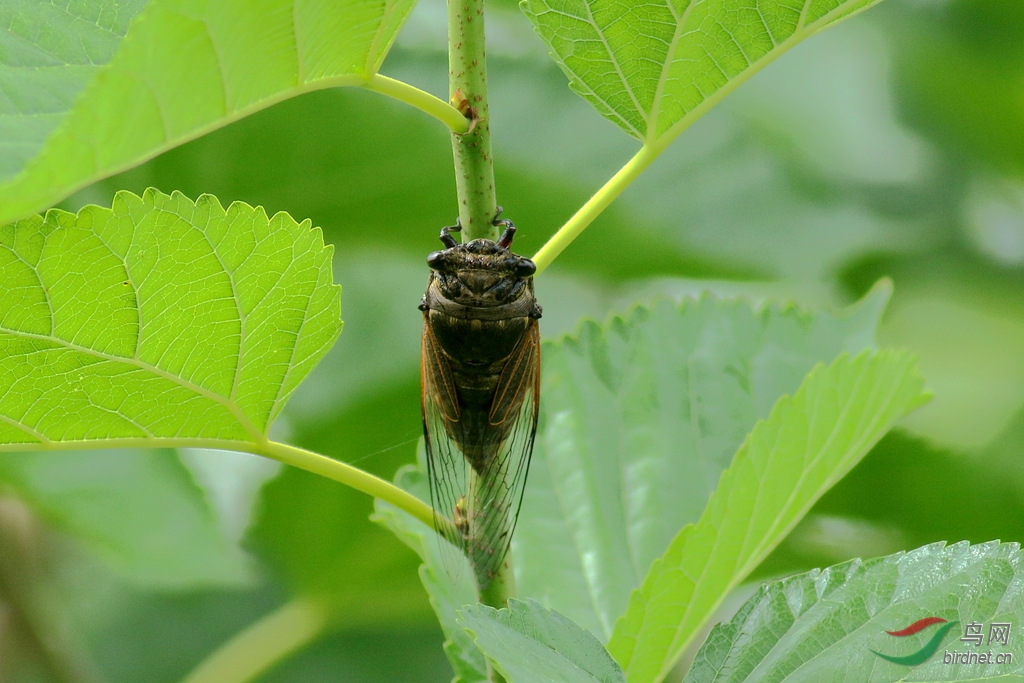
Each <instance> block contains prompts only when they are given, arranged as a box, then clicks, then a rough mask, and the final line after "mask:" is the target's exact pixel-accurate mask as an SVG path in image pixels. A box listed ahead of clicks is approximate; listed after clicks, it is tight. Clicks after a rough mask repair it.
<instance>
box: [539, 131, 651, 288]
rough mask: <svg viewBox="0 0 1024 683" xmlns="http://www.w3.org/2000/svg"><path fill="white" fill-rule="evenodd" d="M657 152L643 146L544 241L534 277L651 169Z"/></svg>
mask: <svg viewBox="0 0 1024 683" xmlns="http://www.w3.org/2000/svg"><path fill="white" fill-rule="evenodd" d="M660 152H661V148H655V147H651V146H648V145H644V146H643V147H641V148H640V151H639V152H637V153H636V154H635V155H633V158H632V159H630V160H629V161H628V162H626V165H625V166H623V167H622V168H621V169H619V172H618V173H616V174H615V175H613V176H612V177H611V179H610V180H608V182H606V183H605V184H604V186H603V187H602V188H601V189H600V190H598V191H597V192H596V193H595V194H594V196H593V197H591V198H590V199H589V200H587V203H586V204H584V205H583V206H581V207H580V210H579V211H577V212H576V213H575V214H574V215H573V217H572V218H570V219H569V220H568V221H567V222H566V223H565V225H563V226H562V227H561V228H559V230H558V232H556V233H555V234H554V235H552V236H551V239H549V240H548V241H547V244H545V245H544V246H543V247H541V248H540V251H538V252H537V253H536V254H535V255H534V256H533V262H534V263H536V264H537V273H538V274H539V273H541V272H543V271H544V269H545V268H547V267H548V266H549V265H551V262H552V261H554V260H555V258H557V257H558V255H559V254H561V253H562V251H563V250H564V249H565V248H566V247H567V246H569V245H570V244H571V243H572V241H573V240H574V239H576V238H577V237H579V236H580V233H582V232H583V231H584V230H585V229H586V228H587V226H588V225H590V224H591V223H592V222H593V220H594V219H595V218H597V217H598V216H599V215H601V212H602V211H604V210H605V209H606V208H608V205H609V204H611V203H612V201H614V200H615V198H616V197H618V196H619V195H620V194H622V191H623V190H625V189H626V188H627V187H629V184H630V183H632V182H633V181H634V180H636V179H637V177H638V176H639V175H640V174H641V173H642V172H643V170H644V169H645V168H647V167H648V166H650V165H651V162H652V161H654V159H655V158H656V157H657V156H658V154H659V153H660Z"/></svg>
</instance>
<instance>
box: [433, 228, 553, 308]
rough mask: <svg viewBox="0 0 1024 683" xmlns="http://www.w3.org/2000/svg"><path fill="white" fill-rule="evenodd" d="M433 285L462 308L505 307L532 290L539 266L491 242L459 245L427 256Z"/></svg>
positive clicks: (480, 241)
mask: <svg viewBox="0 0 1024 683" xmlns="http://www.w3.org/2000/svg"><path fill="white" fill-rule="evenodd" d="M427 265H429V266H430V269H431V270H432V271H433V278H432V284H433V283H436V286H437V288H438V293H439V294H441V296H443V297H444V298H445V299H448V300H449V301H453V302H455V303H458V304H462V305H463V306H485V307H486V306H503V305H505V304H510V303H512V302H514V301H517V300H518V299H519V298H521V297H523V296H524V295H526V293H527V292H528V291H531V290H532V281H533V274H534V273H535V272H536V271H537V266H535V265H534V263H533V261H531V260H530V259H528V258H526V257H523V256H519V255H518V254H514V253H512V252H511V251H509V249H508V248H506V247H503V246H501V245H500V244H498V243H497V242H492V241H491V240H488V239H478V240H473V241H472V242H467V243H466V244H459V245H456V246H454V247H449V248H447V249H443V250H441V251H435V252H433V253H432V254H430V255H429V256H428V257H427Z"/></svg>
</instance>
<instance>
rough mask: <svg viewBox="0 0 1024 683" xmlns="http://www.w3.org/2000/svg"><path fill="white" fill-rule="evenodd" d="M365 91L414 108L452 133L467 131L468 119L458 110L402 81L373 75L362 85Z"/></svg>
mask: <svg viewBox="0 0 1024 683" xmlns="http://www.w3.org/2000/svg"><path fill="white" fill-rule="evenodd" d="M363 87H364V88H366V89H367V90H372V91H373V92H378V93H380V94H381V95H387V96H388V97H390V98H392V99H396V100H398V101H399V102H405V103H406V104H408V105H410V106H413V107H416V108H417V109H419V110H420V111H422V112H425V113H427V114H430V115H431V116H433V117H434V118H435V119H437V120H438V121H440V122H441V123H443V124H444V125H446V126H447V127H448V130H450V131H451V132H453V133H456V134H458V135H462V134H464V133H465V132H466V131H468V130H469V119H467V118H466V117H465V116H463V115H462V114H461V113H459V110H458V109H456V108H455V107H453V106H451V105H450V104H448V103H447V102H445V101H444V100H442V99H441V98H439V97H434V96H433V95H431V94H430V93H428V92H425V91H423V90H420V89H419V88H417V87H415V86H412V85H409V84H408V83H405V82H403V81H396V80H395V79H394V78H388V77H387V76H381V75H380V74H374V75H373V76H372V77H371V78H370V80H368V81H366V83H365V84H364V85H363Z"/></svg>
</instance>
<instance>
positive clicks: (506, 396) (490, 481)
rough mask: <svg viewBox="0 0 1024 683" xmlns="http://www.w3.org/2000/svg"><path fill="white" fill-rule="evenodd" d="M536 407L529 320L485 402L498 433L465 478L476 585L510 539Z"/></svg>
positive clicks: (533, 332) (535, 344) (536, 369)
mask: <svg viewBox="0 0 1024 683" xmlns="http://www.w3.org/2000/svg"><path fill="white" fill-rule="evenodd" d="M539 411H540V331H539V328H538V325H537V321H536V320H533V321H531V323H530V327H529V328H528V329H527V331H526V333H525V334H524V335H523V338H522V339H521V340H520V342H519V344H517V345H516V348H515V350H514V351H513V352H512V355H511V356H510V357H509V360H508V362H507V363H506V365H505V367H504V369H503V370H502V373H501V375H500V378H499V380H498V385H497V387H496V389H495V394H494V402H493V403H492V405H491V413H490V416H489V422H490V425H491V428H492V429H495V430H500V432H502V433H504V434H505V436H504V439H503V440H502V441H501V445H500V446H499V447H498V449H497V452H496V453H495V454H494V455H493V457H489V458H487V460H486V461H485V463H484V467H483V469H482V472H480V473H479V475H478V476H477V477H474V478H473V479H472V481H471V482H470V509H469V522H470V523H469V538H468V548H467V551H468V555H469V559H470V563H471V564H472V565H473V568H474V571H475V573H476V579H477V583H478V585H479V586H480V587H481V588H483V587H485V586H486V585H487V584H489V583H490V581H491V579H493V578H494V575H495V574H496V573H497V571H498V568H499V567H500V566H501V563H502V562H503V561H504V560H505V555H506V554H507V553H508V549H509V546H510V544H511V542H512V533H513V531H515V526H516V520H517V519H518V517H519V508H520V506H521V505H522V501H523V491H524V490H525V488H526V475H527V472H528V471H529V468H530V456H531V455H532V453H533V442H534V438H535V437H536V434H537V418H538V415H539Z"/></svg>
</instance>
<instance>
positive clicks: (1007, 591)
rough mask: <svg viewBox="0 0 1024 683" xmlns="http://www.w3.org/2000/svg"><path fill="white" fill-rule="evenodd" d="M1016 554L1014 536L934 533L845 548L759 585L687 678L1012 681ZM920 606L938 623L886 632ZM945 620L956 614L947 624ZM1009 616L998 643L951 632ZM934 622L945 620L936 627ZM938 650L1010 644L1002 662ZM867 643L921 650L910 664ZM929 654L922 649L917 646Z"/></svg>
mask: <svg viewBox="0 0 1024 683" xmlns="http://www.w3.org/2000/svg"><path fill="white" fill-rule="evenodd" d="M1022 574H1024V555H1022V554H1021V552H1020V549H1019V546H1018V545H1017V544H1015V543H1011V544H999V543H998V542H992V543H985V544H981V545H974V546H971V545H968V544H967V543H957V544H956V545H952V546H945V545H944V544H942V543H937V544H933V545H930V546H925V547H923V548H919V549H917V550H914V551H911V552H908V553H905V554H904V553H898V554H896V555H891V556H889V557H882V558H877V559H873V560H867V561H861V560H853V561H851V562H845V563H843V564H840V565H837V566H835V567H830V568H828V569H825V570H814V571H812V572H808V573H807V574H802V575H799V576H794V577H790V578H788V579H784V580H782V581H776V582H773V583H770V584H767V585H765V586H762V587H761V588H760V589H759V590H758V592H757V593H756V594H755V595H754V597H752V598H751V599H750V600H748V601H747V602H746V604H744V605H743V607H742V608H740V611H739V613H738V614H737V615H736V616H735V617H733V619H732V620H731V621H729V622H728V623H724V624H719V625H717V626H715V628H714V629H713V630H712V631H711V634H710V635H709V636H708V639H707V641H706V642H705V643H704V645H703V646H702V647H701V649H700V651H699V652H698V653H697V656H696V659H695V660H694V663H693V665H692V667H691V668H690V671H689V673H688V674H687V676H686V678H685V683H740V682H743V683H755V682H757V681H772V682H773V683H818V682H819V681H857V682H858V683H890V682H891V681H897V680H899V681H973V682H977V683H980V682H981V681H986V682H989V683H1017V682H1019V681H1021V680H1022V677H1021V675H1020V674H1021V673H1024V665H1022V664H1021V663H1020V662H1019V660H1018V654H1019V653H1020V652H1021V649H1022V647H1024V632H1022V629H1021V624H1022V622H1024V591H1022V590H1021V587H1022V583H1021V576H1022ZM927 617H938V618H940V619H945V620H946V624H941V623H935V624H932V625H928V626H925V627H924V628H922V629H921V630H920V631H918V632H917V633H913V634H910V635H906V636H896V637H894V636H892V635H889V634H888V633H887V631H899V630H903V629H905V628H906V627H907V626H909V625H911V624H914V623H915V622H918V621H919V620H921V619H924V618H927ZM952 622H957V623H956V624H955V625H953V626H952V627H950V626H949V624H951V623H952ZM993 622H996V623H1010V624H1011V626H1010V631H1009V638H1008V642H1007V643H1006V644H1001V643H987V644H985V645H982V646H980V647H976V646H975V645H973V644H972V643H970V642H962V641H960V640H959V638H960V637H961V636H963V635H964V633H965V629H964V625H966V624H970V623H978V624H980V625H981V627H982V635H983V637H985V638H986V639H987V638H988V636H989V634H990V633H989V629H990V626H991V624H992V623H993ZM943 629H948V630H946V632H945V633H942V630H943ZM947 651H952V652H961V653H968V652H973V653H974V654H986V653H988V652H992V653H993V654H999V653H1009V654H1010V655H1011V658H1012V659H1011V661H1010V662H1000V663H999V664H996V663H995V662H994V661H993V662H990V663H988V664H984V663H974V664H955V663H952V657H951V658H950V661H949V662H945V661H943V660H944V658H945V654H946V652H947ZM875 653H883V654H886V655H890V656H897V657H898V656H912V655H915V654H917V655H918V657H914V658H915V659H917V658H923V659H924V660H925V661H924V662H923V663H921V664H918V665H914V666H908V665H903V664H897V663H893V662H890V661H888V660H886V659H884V658H882V657H880V656H878V655H876V654H875ZM926 655H927V656H926Z"/></svg>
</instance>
